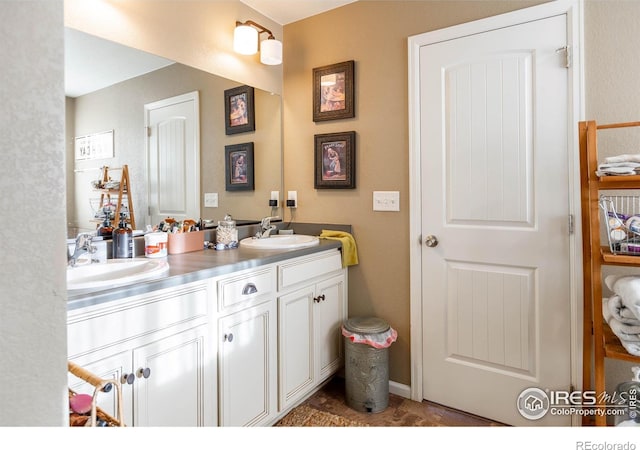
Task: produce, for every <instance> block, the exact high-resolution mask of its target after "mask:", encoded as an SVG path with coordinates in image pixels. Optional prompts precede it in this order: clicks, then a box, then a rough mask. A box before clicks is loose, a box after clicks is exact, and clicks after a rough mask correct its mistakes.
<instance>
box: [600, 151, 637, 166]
mask: <svg viewBox="0 0 640 450" xmlns="http://www.w3.org/2000/svg"><path fill="white" fill-rule="evenodd" d="M604 162H605V163H608V164H611V163H620V162H640V153H634V154H624V155H618V156H610V157H608V158H605V159H604Z"/></svg>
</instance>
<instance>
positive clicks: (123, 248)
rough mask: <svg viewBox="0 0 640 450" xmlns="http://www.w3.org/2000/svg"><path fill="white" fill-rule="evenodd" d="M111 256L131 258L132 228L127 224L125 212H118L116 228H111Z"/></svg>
mask: <svg viewBox="0 0 640 450" xmlns="http://www.w3.org/2000/svg"><path fill="white" fill-rule="evenodd" d="M112 245H113V257H114V258H133V230H132V229H131V228H129V225H127V214H126V213H120V223H119V224H118V228H116V229H114V230H113V244H112Z"/></svg>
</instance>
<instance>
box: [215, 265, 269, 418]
mask: <svg viewBox="0 0 640 450" xmlns="http://www.w3.org/2000/svg"><path fill="white" fill-rule="evenodd" d="M217 291H218V310H219V319H218V377H219V378H218V380H219V384H218V386H219V388H218V389H219V398H218V405H219V417H220V422H219V424H220V426H258V425H265V424H267V423H268V422H269V421H270V420H271V419H272V418H273V417H274V416H275V414H276V413H277V397H276V393H277V388H278V385H277V377H278V372H277V353H276V352H277V328H276V327H277V320H276V314H277V311H276V306H275V298H276V277H275V267H274V266H273V265H267V266H263V267H260V268H258V269H252V270H248V271H243V272H239V273H235V274H233V275H231V276H227V277H223V278H221V279H219V280H217Z"/></svg>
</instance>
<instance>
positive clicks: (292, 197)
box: [287, 191, 298, 208]
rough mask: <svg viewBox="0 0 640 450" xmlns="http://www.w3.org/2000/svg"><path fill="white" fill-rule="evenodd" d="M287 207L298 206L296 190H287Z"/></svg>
mask: <svg viewBox="0 0 640 450" xmlns="http://www.w3.org/2000/svg"><path fill="white" fill-rule="evenodd" d="M287 207H289V208H297V207H298V191H288V192H287Z"/></svg>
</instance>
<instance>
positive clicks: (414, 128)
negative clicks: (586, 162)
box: [408, 0, 584, 424]
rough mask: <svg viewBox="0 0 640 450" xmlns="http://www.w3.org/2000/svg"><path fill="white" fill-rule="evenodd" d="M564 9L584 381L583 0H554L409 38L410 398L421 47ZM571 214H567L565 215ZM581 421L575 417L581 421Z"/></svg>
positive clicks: (417, 340)
mask: <svg viewBox="0 0 640 450" xmlns="http://www.w3.org/2000/svg"><path fill="white" fill-rule="evenodd" d="M561 14H566V15H567V18H568V23H567V25H568V31H567V33H568V36H567V42H568V43H569V45H570V49H571V53H572V55H573V62H572V69H570V70H569V72H568V76H569V97H570V102H571V104H570V107H569V110H568V111H569V118H568V120H569V123H568V129H569V130H572V132H571V133H570V135H569V138H570V141H569V142H568V143H567V145H568V154H569V155H570V160H569V164H568V167H569V171H570V173H569V187H568V188H569V209H570V210H569V211H568V212H567V214H573V217H574V218H575V220H574V224H575V225H574V228H575V231H574V234H573V235H571V236H570V251H571V255H570V261H571V269H570V271H571V280H570V288H571V355H572V356H571V382H572V384H573V385H574V386H581V385H582V300H581V299H582V271H581V268H582V255H581V244H580V243H581V242H582V236H581V232H580V227H579V225H578V224H579V223H580V221H579V220H578V219H579V217H580V167H579V161H580V155H579V145H578V132H577V131H578V126H577V124H578V121H580V120H583V117H584V86H583V84H584V83H583V81H584V78H583V74H584V67H583V42H584V35H583V23H584V21H583V0H557V1H553V2H550V3H545V4H542V5H538V6H534V7H531V8H525V9H521V10H517V11H514V12H510V13H506V14H501V15H498V16H494V17H489V18H487V19H482V20H477V21H474V22H469V23H464V24H461V25H456V26H453V27H449V28H445V29H441V30H436V31H432V32H428V33H424V34H420V35H416V36H411V37H409V39H408V52H409V168H410V169H409V205H410V208H409V210H410V217H409V239H410V241H409V261H410V326H411V398H412V399H413V400H417V401H421V400H422V399H423V396H422V395H423V392H422V380H423V378H422V376H423V361H422V355H423V351H422V350H423V349H422V342H423V341H422V334H423V333H422V332H423V330H422V267H421V263H422V258H421V252H422V245H421V238H422V236H421V235H422V224H421V216H422V212H421V210H422V192H421V186H422V180H421V174H420V173H421V170H420V168H421V161H420V142H421V136H420V102H421V100H423V99H422V98H421V96H422V93H421V92H420V47H421V46H424V45H430V44H434V43H437V42H442V41H446V40H450V39H457V38H460V37H463V36H469V35H472V34H477V33H483V32H486V31H491V30H494V29H496V28H502V27H507V26H512V25H517V24H520V23H523V22H529V21H533V20H538V19H544V18H547V17H552V16H556V15H561ZM567 219H568V218H567ZM577 423H578V422H576V424H577Z"/></svg>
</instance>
